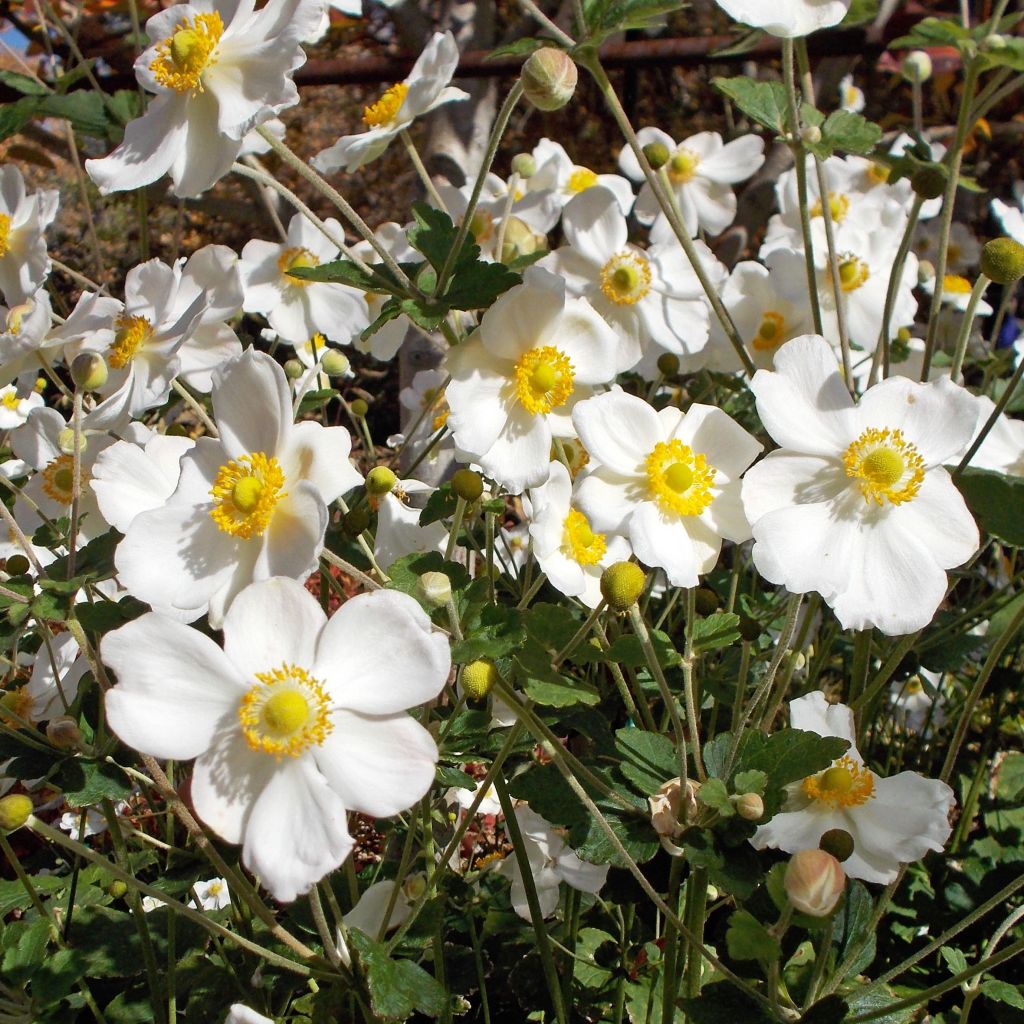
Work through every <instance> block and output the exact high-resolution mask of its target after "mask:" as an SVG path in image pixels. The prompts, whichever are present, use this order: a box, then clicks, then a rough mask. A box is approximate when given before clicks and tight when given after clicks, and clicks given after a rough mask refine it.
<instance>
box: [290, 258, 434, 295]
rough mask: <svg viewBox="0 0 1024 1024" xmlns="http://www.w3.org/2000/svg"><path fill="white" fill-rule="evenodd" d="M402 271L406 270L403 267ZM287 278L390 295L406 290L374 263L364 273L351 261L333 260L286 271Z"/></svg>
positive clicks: (385, 269) (381, 265)
mask: <svg viewBox="0 0 1024 1024" xmlns="http://www.w3.org/2000/svg"><path fill="white" fill-rule="evenodd" d="M421 265H422V264H418V263H417V264H409V265H408V269H409V270H411V271H412V273H413V274H415V271H416V269H417V268H418V267H420V266H421ZM403 269H406V268H404V267H403ZM288 276H289V277H294V278H297V279H298V280H300V281H326V282H337V283H340V284H347V285H350V286H351V287H353V288H358V289H360V291H364V292H387V293H388V294H390V295H405V294H406V290H405V289H404V288H403V287H401V286H400V285H399V284H398V281H397V280H396V279H395V276H394V274H392V273H391V271H390V270H389V269H388V268H387V267H386V266H385V265H384V264H383V263H375V264H373V265H372V266H371V267H370V273H366V271H364V270H363V269H362V268H361V267H359V266H358V265H357V264H356V263H353V262H352V260H333V261H332V262H331V263H322V264H320V266H318V267H296V268H295V269H294V270H289V271H288Z"/></svg>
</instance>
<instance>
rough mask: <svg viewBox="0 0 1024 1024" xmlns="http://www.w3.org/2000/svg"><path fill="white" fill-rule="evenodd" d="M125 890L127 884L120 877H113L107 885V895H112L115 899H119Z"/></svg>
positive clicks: (126, 889)
mask: <svg viewBox="0 0 1024 1024" xmlns="http://www.w3.org/2000/svg"><path fill="white" fill-rule="evenodd" d="M127 891H128V886H127V885H126V884H125V883H124V882H122V881H121V879H120V878H115V879H114V880H113V881H112V882H111V883H110V885H108V886H107V895H108V896H112V897H113V898H114V899H115V900H119V899H120V898H121V897H122V896H123V895H124V894H125V893H126V892H127Z"/></svg>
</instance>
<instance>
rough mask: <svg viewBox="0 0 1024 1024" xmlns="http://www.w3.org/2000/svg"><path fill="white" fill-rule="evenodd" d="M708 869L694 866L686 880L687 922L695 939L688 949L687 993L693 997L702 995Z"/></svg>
mask: <svg viewBox="0 0 1024 1024" xmlns="http://www.w3.org/2000/svg"><path fill="white" fill-rule="evenodd" d="M707 905H708V870H707V868H693V869H692V871H691V873H690V877H689V879H688V880H687V882H686V924H687V926H688V927H689V929H690V932H691V934H692V935H693V941H692V942H691V943H690V946H689V948H688V949H687V951H686V977H685V981H686V994H687V996H689V997H690V998H691V999H694V998H696V997H697V996H699V995H700V982H701V975H702V973H703V966H704V959H703V957H702V956H701V949H702V948H703V946H704V922H705V919H706V918H707Z"/></svg>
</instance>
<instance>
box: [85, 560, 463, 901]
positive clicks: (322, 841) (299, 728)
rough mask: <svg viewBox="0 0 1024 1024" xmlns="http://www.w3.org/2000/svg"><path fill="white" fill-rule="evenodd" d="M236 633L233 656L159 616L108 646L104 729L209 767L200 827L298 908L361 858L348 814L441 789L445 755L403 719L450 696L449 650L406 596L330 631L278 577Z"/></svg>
mask: <svg viewBox="0 0 1024 1024" xmlns="http://www.w3.org/2000/svg"><path fill="white" fill-rule="evenodd" d="M223 628H224V647H223V649H221V648H220V647H218V646H217V644H216V643H214V641H213V640H211V639H210V638H209V637H208V636H206V635H205V634H203V633H201V632H199V631H198V630H195V629H192V628H191V627H189V626H186V625H184V624H183V623H180V622H176V621H174V620H173V619H168V618H166V617H164V616H161V615H158V614H156V613H155V612H148V613H147V614H145V615H143V616H142V617H141V618H139V619H136V620H134V621H133V622H130V623H128V624H127V625H125V626H122V627H121V628H120V629H118V630H115V631H114V632H112V633H108V634H107V635H106V636H105V637H104V638H103V641H102V644H101V646H100V656H101V657H102V658H103V660H104V661H105V662H106V664H107V665H109V666H110V667H111V668H112V669H113V670H114V671H115V672H116V673H117V678H118V683H117V685H116V686H114V687H112V688H111V689H110V690H108V691H107V693H106V712H107V720H108V721H109V723H110V726H111V728H112V729H113V730H114V731H115V732H116V733H117V735H118V736H119V737H120V738H121V739H122V740H123V741H124V742H125V743H127V744H128V745H129V746H131V747H134V748H135V749H137V750H141V751H143V752H145V753H148V754H151V755H152V756H154V757H158V758H174V759H175V760H179V761H187V760H190V759H191V758H196V762H195V767H194V769H193V773H192V783H191V788H190V793H191V797H192V803H193V805H194V807H195V809H196V813H197V814H198V815H199V817H200V818H201V819H202V820H203V821H204V822H205V823H206V824H207V825H208V826H209V827H210V828H211V829H212V830H213V831H214V832H216V833H217V835H219V836H220V837H221V838H222V839H224V840H225V841H226V842H229V843H241V844H242V861H243V863H244V864H245V865H246V867H248V868H249V870H250V871H252V872H253V874H254V875H256V876H257V877H258V878H259V880H260V882H261V883H262V885H264V886H265V887H266V888H267V889H268V890H269V891H270V893H271V894H272V895H273V896H274V898H275V899H278V900H281V901H289V900H293V899H295V898H296V896H298V895H299V894H301V893H304V892H308V891H309V889H310V887H311V886H312V885H314V884H315V883H316V882H317V881H318V880H319V879H321V878H322V877H323V876H324V875H325V874H326V873H327V872H328V871H331V870H333V869H334V868H336V867H338V866H339V865H340V864H341V863H342V862H343V861H344V860H345V859H346V858H347V857H348V855H349V853H351V851H352V848H353V845H354V844H353V840H352V837H351V836H350V835H349V832H348V827H347V824H346V817H347V814H348V812H349V811H357V812H360V813H363V814H369V815H372V816H373V817H389V816H391V815H393V814H398V813H399V812H401V811H404V810H406V809H407V808H409V807H410V806H412V805H413V804H414V803H415V802H416V801H417V800H419V799H420V797H422V796H423V794H424V793H426V792H427V790H428V789H429V788H430V785H431V783H432V782H433V781H434V768H435V764H436V762H437V747H436V745H435V744H434V740H433V739H432V738H431V736H430V734H429V733H428V732H427V730H426V729H424V728H423V726H421V725H420V724H419V723H418V722H417V721H415V720H414V719H413V718H412V717H411V716H409V715H407V714H406V709H407V708H411V707H415V706H417V705H419V704H422V703H423V702H424V701H427V700H430V699H432V698H433V697H435V696H436V695H437V694H438V693H439V692H440V690H441V687H442V686H443V685H444V683H445V680H446V679H447V678H448V672H449V669H450V667H451V658H450V655H449V651H448V643H447V641H446V640H445V638H444V637H443V636H441V635H440V634H437V633H433V632H432V631H431V625H430V620H429V618H428V617H427V615H426V613H425V612H424V611H423V610H422V609H421V608H420V607H419V605H418V604H417V603H416V602H415V601H414V600H413V599H412V598H410V597H408V596H407V595H405V594H398V593H395V592H394V591H385V590H381V591H377V592H376V593H373V594H362V595H360V596H358V597H354V598H352V599H351V600H349V601H347V602H346V603H345V604H343V605H342V606H341V608H340V609H339V610H338V611H337V612H336V613H335V614H334V616H333V617H332V618H331V619H330V620H329V621H328V619H327V616H326V615H325V614H324V612H323V610H322V609H321V608H320V606H319V604H318V603H317V601H316V599H315V598H314V597H313V596H312V595H311V594H310V593H309V592H308V591H307V590H306V589H305V588H304V587H303V586H302V585H301V584H300V583H297V582H295V581H294V580H289V579H280V578H278V579H271V580H265V581H263V582H260V583H256V584H254V585H252V586H250V587H248V588H246V590H244V591H243V592H242V593H241V594H239V595H238V597H237V599H236V600H235V601H234V603H233V604H232V606H231V609H230V610H229V611H228V613H227V615H226V616H225V618H224V623H223ZM140 652H144V653H143V656H142V657H140ZM169 679H173V680H174V685H173V686H168V685H167V681H168V680H169Z"/></svg>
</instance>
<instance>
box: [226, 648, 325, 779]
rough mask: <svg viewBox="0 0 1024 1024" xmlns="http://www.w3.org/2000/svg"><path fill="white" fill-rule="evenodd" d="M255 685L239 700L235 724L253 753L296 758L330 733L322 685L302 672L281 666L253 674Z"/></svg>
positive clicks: (301, 670)
mask: <svg viewBox="0 0 1024 1024" xmlns="http://www.w3.org/2000/svg"><path fill="white" fill-rule="evenodd" d="M256 679H257V680H258V682H257V683H256V684H255V685H254V686H253V687H252V688H251V689H250V690H249V691H248V692H247V693H246V695H245V696H244V697H243V698H242V703H241V704H240V705H239V707H238V720H239V722H241V725H242V733H243V735H244V736H245V741H246V743H248V744H249V746H250V747H251V748H252V749H253V750H256V751H261V752H263V753H265V754H273V755H274V757H276V758H277V759H278V760H280V759H281V758H282V757H285V756H287V757H298V755H299V754H301V753H302V752H303V751H304V750H307V749H308V748H309V747H313V746H319V745H320V744H321V743H323V741H324V740H325V739H326V737H327V736H328V735H330V733H331V732H332V731H333V729H334V723H333V722H332V721H331V719H330V710H331V704H330V700H329V699H328V696H327V693H326V691H325V690H324V687H323V683H321V682H320V680H319V679H314V678H313V677H312V676H311V675H310V674H309V673H308V672H307V671H306V670H305V669H304V668H299V667H298V666H297V665H289V664H287V663H285V664H282V665H281V667H280V668H275V669H271V670H270V671H269V672H257V673H256Z"/></svg>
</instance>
